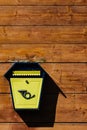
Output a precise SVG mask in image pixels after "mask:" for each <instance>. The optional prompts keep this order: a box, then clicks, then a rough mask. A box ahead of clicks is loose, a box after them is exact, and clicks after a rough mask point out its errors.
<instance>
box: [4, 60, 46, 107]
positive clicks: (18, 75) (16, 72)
mask: <svg viewBox="0 0 87 130" xmlns="http://www.w3.org/2000/svg"><path fill="white" fill-rule="evenodd" d="M44 75H45V71H44V70H43V69H42V68H41V66H40V65H39V64H38V63H20V62H17V63H15V64H14V65H13V66H12V67H11V68H10V69H9V70H8V72H7V73H6V74H5V77H6V78H7V79H8V80H9V83H10V88H11V94H12V99H13V100H12V101H13V106H14V108H15V109H39V105H40V99H41V91H42V86H43V80H44Z"/></svg>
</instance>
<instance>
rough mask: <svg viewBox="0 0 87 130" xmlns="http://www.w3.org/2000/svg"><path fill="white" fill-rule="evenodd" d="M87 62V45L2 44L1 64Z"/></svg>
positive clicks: (0, 51) (0, 48) (0, 49)
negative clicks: (19, 62) (20, 62)
mask: <svg viewBox="0 0 87 130" xmlns="http://www.w3.org/2000/svg"><path fill="white" fill-rule="evenodd" d="M22 60H23V61H24V60H25V61H33V62H87V44H79V45H78V44H71V45H70V44H50V45H49V44H11V45H10V44H0V62H9V61H11V62H14V61H22Z"/></svg>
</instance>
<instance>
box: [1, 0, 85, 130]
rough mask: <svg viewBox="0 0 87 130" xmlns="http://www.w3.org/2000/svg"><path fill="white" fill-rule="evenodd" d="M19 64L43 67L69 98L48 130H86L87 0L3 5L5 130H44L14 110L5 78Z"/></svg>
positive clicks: (6, 0) (12, 0) (23, 0)
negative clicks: (26, 120)
mask: <svg viewBox="0 0 87 130" xmlns="http://www.w3.org/2000/svg"><path fill="white" fill-rule="evenodd" d="M15 61H36V62H40V65H41V66H42V67H43V68H44V69H45V70H46V71H47V72H48V74H49V75H50V76H51V77H52V79H53V80H54V82H56V84H57V85H58V86H59V87H60V89H62V91H63V92H64V93H65V95H66V96H67V98H64V97H63V96H62V95H61V94H60V95H59V97H58V101H57V107H56V114H55V123H54V127H52V128H45V129H46V130H51V129H53V130H56V129H58V130H62V129H64V130H73V129H74V130H83V129H84V130H87V100H86V99H87V63H86V62H87V0H65V1H64V0H0V104H1V105H0V129H1V130H5V129H9V130H15V129H16V130H22V129H23V130H24V129H25V130H31V129H32V130H41V129H42V127H41V128H39V127H38V128H30V127H27V125H26V124H25V123H24V122H23V120H22V119H21V118H20V117H19V115H18V114H17V113H16V112H15V111H14V109H13V106H12V99H11V95H10V88H9V83H8V81H7V80H6V79H5V78H4V74H5V72H6V71H7V70H8V69H9V68H10V67H11V65H12V63H9V62H15ZM2 62H4V63H2ZM41 62H43V63H41ZM71 62H72V63H71ZM53 94H54V95H55V93H53ZM47 96H49V94H47ZM47 111H50V106H49V109H48V110H46V113H47ZM59 122H60V123H59ZM62 122H64V123H62ZM69 122H70V123H69ZM43 129H44V128H43Z"/></svg>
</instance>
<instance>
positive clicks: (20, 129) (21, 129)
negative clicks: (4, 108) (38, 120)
mask: <svg viewBox="0 0 87 130" xmlns="http://www.w3.org/2000/svg"><path fill="white" fill-rule="evenodd" d="M0 129H1V130H5V129H10V130H15V129H16V130H42V129H45V130H57V129H58V130H61V129H64V130H73V129H74V130H77V129H78V130H83V129H84V130H86V129H87V124H59V123H58V124H56V123H54V126H53V127H45V128H42V127H38V128H31V127H27V126H26V124H25V123H4V124H3V123H0Z"/></svg>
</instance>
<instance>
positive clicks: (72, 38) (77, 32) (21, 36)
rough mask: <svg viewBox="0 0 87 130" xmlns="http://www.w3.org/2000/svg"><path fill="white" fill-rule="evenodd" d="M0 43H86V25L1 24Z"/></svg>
mask: <svg viewBox="0 0 87 130" xmlns="http://www.w3.org/2000/svg"><path fill="white" fill-rule="evenodd" d="M0 42H1V43H87V26H3V27H2V26H1V27H0Z"/></svg>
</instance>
